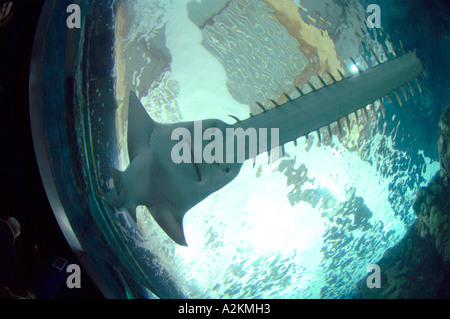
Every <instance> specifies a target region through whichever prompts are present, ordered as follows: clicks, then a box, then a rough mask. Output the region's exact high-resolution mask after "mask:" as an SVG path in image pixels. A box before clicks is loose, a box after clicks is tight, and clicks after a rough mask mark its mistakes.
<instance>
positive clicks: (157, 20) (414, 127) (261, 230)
mask: <svg viewBox="0 0 450 319" xmlns="http://www.w3.org/2000/svg"><path fill="white" fill-rule="evenodd" d="M289 3H290V4H291V5H293V7H292V6H291V8H294V9H295V10H294V11H295V12H296V13H298V17H297V19H299V20H296V21H297V22H298V21H300V20H301V21H303V23H304V24H302V26H303V30H310V31H309V32H315V31H317V32H319V33H318V34H320V37H321V38H320V39H322V40H323V41H317V39H318V38H317V34H316V35H315V36H314V37H311V39H307V34H306V33H304V34H301V35H302V36H303V38H305V39H306V40H305V42H303V41H302V42H299V40H298V38H296V37H295V35H294V33H293V31H292V28H290V27H289V26H292V24H288V23H286V20H282V19H281V18H280V16H279V15H277V14H276V12H274V10H273V9H272V8H271V7H270V6H269V5H268V4H267V3H266V2H264V1H257V0H233V1H229V2H228V1H215V2H214V3H213V4H212V2H211V1H209V2H208V1H205V0H204V1H184V0H172V1H166V0H160V1H158V0H137V1H115V2H114V1H112V2H111V3H110V4H109V5H108V7H109V8H114V11H113V12H114V15H113V18H114V19H113V22H111V25H109V32H110V33H111V36H112V39H111V42H112V44H111V49H112V55H111V63H110V65H109V66H108V72H106V73H108V76H106V78H110V79H112V80H111V81H112V82H113V83H110V84H108V85H111V86H110V87H111V88H112V89H113V92H110V93H105V92H103V91H102V88H101V87H100V86H98V87H96V88H95V89H94V85H98V82H93V81H92V77H90V78H89V79H91V80H89V81H90V82H89V83H88V84H87V85H85V86H80V87H84V88H85V89H83V90H81V89H80V92H79V95H80V100H83V99H84V101H85V102H83V103H80V105H81V106H80V108H79V109H77V110H76V111H75V113H77V112H78V113H77V114H79V115H80V116H79V117H75V122H76V127H77V132H78V133H77V137H78V139H77V141H76V142H75V141H73V143H74V144H77V147H78V148H79V149H80V150H81V151H80V153H81V154H82V157H83V158H84V159H85V162H81V163H82V164H78V165H80V166H82V167H81V169H80V170H81V171H82V172H83V173H84V175H83V177H80V179H82V180H83V181H80V182H79V184H84V185H85V194H88V195H86V196H89V201H87V204H86V205H87V207H86V210H88V211H89V214H90V215H89V216H90V217H89V218H91V219H90V222H91V223H92V224H94V225H95V229H94V228H93V230H89V231H87V230H86V229H85V228H86V226H85V224H84V223H83V219H82V218H81V217H80V215H79V214H81V213H79V212H77V211H76V210H75V209H72V208H70V207H71V206H70V205H69V203H68V202H70V201H71V198H72V200H74V197H71V195H70V194H65V195H63V196H62V197H63V198H64V199H65V202H66V203H65V206H66V210H68V211H69V212H68V213H67V214H68V215H69V217H70V218H69V220H71V222H72V223H73V224H74V226H73V227H74V230H75V233H76V234H78V235H80V234H82V236H81V235H80V241H81V242H82V244H84V245H83V246H84V247H87V250H89V251H90V253H91V254H92V259H93V260H96V257H94V256H98V257H99V260H102V262H104V263H105V264H106V265H110V266H111V265H113V267H111V269H113V270H110V272H112V273H113V275H112V276H113V277H114V278H115V280H116V282H115V283H114V284H111V285H118V286H119V287H120V288H118V289H119V290H120V289H122V290H123V291H126V294H125V296H128V297H140V298H154V297H161V298H171V297H172V298H173V297H187V298H350V297H352V296H353V295H354V294H355V293H356V283H357V282H358V281H360V280H361V279H362V278H363V277H364V275H365V274H366V269H367V266H369V265H371V264H374V263H376V262H377V260H379V259H380V258H381V257H382V255H383V253H384V252H385V251H386V249H388V248H390V247H392V246H393V245H395V244H396V243H397V242H398V241H399V240H400V239H401V238H402V237H403V235H404V234H405V232H406V230H407V229H408V228H409V227H410V226H411V225H412V223H413V222H414V220H415V215H414V212H413V211H412V208H411V203H412V200H413V199H414V197H415V194H416V192H417V190H418V188H419V187H420V186H424V185H426V184H427V183H428V181H429V180H430V179H431V178H432V176H433V175H434V174H435V173H436V172H437V171H438V169H439V162H438V160H437V147H436V134H437V121H438V117H439V116H438V115H439V114H440V111H441V110H442V109H443V107H444V103H441V102H442V101H445V99H446V98H447V99H448V94H449V93H448V88H447V87H446V85H445V81H444V79H445V78H444V77H443V75H444V74H447V75H448V74H449V73H450V72H449V70H448V67H446V66H445V67H444V68H441V67H440V66H436V65H434V63H436V62H435V61H436V59H438V58H436V55H437V56H440V55H439V54H445V52H447V55H448V52H449V51H448V50H447V51H445V50H443V49H441V50H440V51H439V52H440V53H439V52H434V53H433V54H434V55H433V54H431V55H430V53H429V52H431V51H433V50H431V49H430V48H431V47H432V46H433V45H437V46H438V47H439V48H445V47H446V48H448V34H447V35H442V34H433V33H431V34H430V35H429V36H427V35H426V34H422V35H421V36H420V37H419V36H415V35H413V34H411V33H408V32H407V30H405V29H398V25H399V24H398V23H397V24H396V23H393V22H392V21H393V19H394V18H396V19H397V17H396V16H395V13H396V12H397V13H398V12H401V10H404V12H403V13H404V14H403V18H405V17H406V16H408V14H409V15H411V14H414V11H413V9H416V10H418V9H417V8H413V7H411V6H406V7H405V6H403V2H402V1H393V2H392V3H394V4H392V3H391V2H389V3H390V5H389V7H388V5H387V4H383V3H382V4H380V5H381V7H382V8H386V14H385V15H383V20H382V23H383V26H384V28H383V30H379V31H377V32H375V31H373V30H368V29H367V27H366V25H365V20H364V19H365V16H366V13H365V8H366V3H364V2H362V1H361V2H360V1H356V0H354V1H345V5H340V4H339V2H336V1H328V0H324V1H323V2H321V3H320V4H317V3H316V4H314V3H315V2H313V1H292V2H289ZM325 3H327V4H328V5H325ZM94 6H95V5H94ZM383 10H384V9H383ZM286 12H287V13H290V12H292V11H289V10H288V11H286ZM286 12H285V13H286ZM425 14H429V13H425ZM426 22H427V21H425V22H423V21H422V23H425V24H426ZM404 28H406V27H404ZM388 35H389V37H388ZM397 38H398V39H397ZM398 40H402V42H403V43H404V46H405V49H406V50H408V49H414V48H417V49H418V56H419V57H420V58H421V59H422V60H423V62H424V65H425V67H426V69H427V70H428V74H429V79H425V78H421V79H420V81H421V88H422V89H423V94H421V95H419V94H418V88H417V87H416V86H415V90H416V93H417V94H416V95H415V96H414V97H412V96H409V99H408V102H406V101H403V103H402V104H403V106H402V107H400V105H399V104H398V102H397V101H396V99H395V97H394V95H392V102H389V101H388V100H387V99H386V100H385V106H386V118H385V119H383V118H382V117H381V110H380V104H379V103H378V102H377V103H375V110H376V113H370V114H369V115H370V116H369V119H366V118H365V117H364V115H363V113H359V116H358V120H359V123H360V124H359V125H357V122H356V118H355V117H353V116H351V117H350V119H351V121H352V130H351V131H350V132H349V130H348V129H345V134H344V137H341V136H339V134H336V133H337V128H336V126H332V129H333V133H334V134H333V136H332V138H331V139H330V138H328V137H326V135H327V134H326V133H325V134H322V136H323V140H322V143H318V139H317V136H316V135H315V133H314V134H311V135H310V138H309V139H305V138H304V137H302V138H299V139H298V140H297V142H296V144H294V143H289V144H287V145H285V154H286V155H285V156H284V157H282V158H280V159H279V160H278V161H275V162H270V163H268V161H267V154H262V155H260V156H258V157H257V159H256V164H255V167H253V163H252V162H251V161H248V162H246V163H245V164H244V165H243V167H242V169H241V172H240V174H239V175H238V177H237V178H236V179H235V180H233V181H232V182H231V183H230V184H228V185H226V186H225V187H224V188H223V189H221V190H219V191H218V192H216V193H214V194H212V195H210V196H209V197H208V198H206V199H205V200H204V201H202V202H201V203H199V204H198V205H197V206H195V207H194V208H192V209H191V210H190V211H189V212H188V213H187V214H186V216H185V219H184V228H185V235H186V239H187V242H188V244H189V247H187V248H186V247H181V246H178V245H176V244H175V243H174V242H173V241H172V240H171V239H170V238H169V237H167V235H166V234H165V233H164V232H163V231H162V230H161V229H160V227H159V226H158V225H157V224H156V222H155V221H154V220H153V218H152V217H151V215H150V213H149V212H148V210H147V208H145V207H138V220H137V224H134V223H133V222H131V221H130V218H128V217H127V212H126V211H114V210H112V209H111V208H109V207H107V206H106V205H105V204H104V203H103V202H102V201H100V200H99V199H98V197H96V196H95V195H94V194H95V193H96V192H97V191H98V190H99V189H102V190H106V189H108V188H110V187H111V176H110V175H109V173H108V168H109V165H113V166H115V167H117V168H119V169H125V168H126V167H127V165H128V164H129V159H128V154H127V147H126V146H127V145H126V135H125V132H126V127H127V121H126V112H125V113H124V112H123V110H124V103H125V102H126V98H125V93H124V92H129V90H133V91H135V92H137V93H138V96H139V97H140V100H141V102H142V103H143V105H144V106H145V108H146V110H147V112H148V113H149V114H150V115H151V116H152V118H153V119H155V120H156V121H158V122H161V123H176V122H179V121H191V120H199V119H207V118H217V119H221V120H223V121H225V122H228V123H231V122H232V120H231V119H230V118H229V117H228V115H229V114H232V115H234V116H237V117H239V118H241V119H244V118H247V117H248V116H249V114H250V113H253V114H257V113H258V112H259V110H258V108H256V107H255V102H260V103H262V104H264V105H265V106H267V107H269V106H270V100H271V99H274V100H276V99H282V98H283V93H284V92H286V93H288V94H290V95H291V97H293V98H294V97H296V96H295V94H296V93H295V92H294V91H295V90H294V88H295V85H299V83H300V84H301V85H303V84H305V82H304V81H306V80H309V81H311V82H312V83H313V84H314V85H317V87H319V86H320V82H319V81H318V78H317V76H316V75H315V73H314V72H315V71H316V70H322V71H323V68H325V67H326V66H327V65H328V66H330V68H331V66H336V65H338V64H340V65H341V66H342V70H343V71H344V72H346V73H347V74H350V73H351V72H352V70H351V68H349V58H350V57H352V58H354V59H355V61H356V62H357V63H358V66H359V67H360V68H361V69H365V68H367V67H368V65H367V63H366V62H365V59H366V60H367V56H368V55H367V53H368V46H370V47H372V48H374V50H375V51H376V52H377V53H378V54H379V55H378V56H379V59H380V60H382V61H385V60H386V59H388V58H393V51H389V52H387V55H386V54H384V53H383V50H382V45H384V46H386V47H388V48H389V47H390V46H392V48H395V51H397V52H400V51H399V44H398ZM433 40H434V42H433V43H432V41H433ZM418 41H423V43H424V47H423V50H421V42H418ZM314 45H317V47H316V49H317V51H315V53H314V54H310V53H311V47H312V48H313V47H314ZM330 45H331V47H330ZM306 46H309V51H308V50H306ZM330 48H331V49H330ZM442 52H444V53H442ZM86 59H91V60H89V61H90V62H86V64H87V65H89V64H91V65H93V66H95V64H94V62H92V59H93V58H92V57H91V56H89V57H88V58H86ZM369 62H370V63H375V61H374V60H373V59H372V60H371V61H369ZM91 68H92V66H91ZM437 70H440V72H438V71H437ZM309 71H310V73H308V72H309ZM330 72H336V70H334V69H332V70H330ZM82 73H83V71H80V74H79V79H82V78H83V75H82ZM92 73H94V71H92ZM334 74H336V73H334ZM336 77H337V76H336ZM79 81H80V82H83V81H82V80H79ZM302 81H303V82H302ZM306 91H307V90H306V86H305V92H306ZM86 92H88V93H86ZM105 95H107V96H108V98H110V99H111V101H113V103H115V104H117V105H114V107H109V106H108V105H106V106H105V103H106V102H104V99H106V97H105ZM92 101H100V102H101V103H97V104H96V103H92ZM97 106H98V108H96V107H97ZM106 127H108V131H107V132H108V134H106V133H105V128H106ZM65 128H66V129H67V127H65ZM63 129H64V128H63ZM433 131H435V132H436V133H432V132H433ZM323 132H326V130H325V131H323ZM105 136H107V137H105ZM55 156H56V155H55ZM55 163H56V161H55ZM83 163H84V165H83ZM55 165H57V164H55ZM72 169H73V168H72ZM68 170H70V168H68ZM157 182H158V181H154V183H157ZM61 187H62V186H61ZM60 191H61V192H62V193H64V191H63V190H60ZM82 196H85V195H80V197H82ZM173 196H176V194H174V195H173ZM72 204H73V203H72ZM85 218H88V217H85ZM96 232H97V233H96ZM95 236H98V237H99V238H102V240H99V241H102V245H105V247H106V248H105V251H107V252H108V253H104V254H103V253H102V252H101V251H98V250H97V248H96V245H98V243H97V244H96V243H95V240H92V238H93V237H95ZM105 255H106V256H105ZM107 268H108V267H107ZM108 269H109V268H108ZM98 272H99V273H100V274H101V273H102V271H101V270H98ZM105 272H106V271H105ZM104 278H108V277H107V275H106V274H104Z"/></svg>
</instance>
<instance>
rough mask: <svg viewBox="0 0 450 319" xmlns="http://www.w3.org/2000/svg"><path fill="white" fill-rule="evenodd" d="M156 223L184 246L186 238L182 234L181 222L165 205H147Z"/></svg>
mask: <svg viewBox="0 0 450 319" xmlns="http://www.w3.org/2000/svg"><path fill="white" fill-rule="evenodd" d="M148 210H149V211H150V213H151V214H152V216H153V218H154V219H155V221H156V222H157V223H158V225H159V226H160V227H161V228H162V229H163V230H164V231H165V232H166V234H167V235H168V236H169V237H170V238H171V239H172V240H173V241H174V242H176V243H177V244H178V245H181V246H186V247H187V243H186V238H185V236H184V230H183V222H182V220H179V218H177V217H176V216H175V214H174V213H173V212H172V211H171V210H170V208H169V207H166V206H154V207H148Z"/></svg>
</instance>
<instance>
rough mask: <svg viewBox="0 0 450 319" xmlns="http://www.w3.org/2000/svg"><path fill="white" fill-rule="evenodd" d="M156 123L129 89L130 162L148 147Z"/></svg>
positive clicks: (128, 140)
mask: <svg viewBox="0 0 450 319" xmlns="http://www.w3.org/2000/svg"><path fill="white" fill-rule="evenodd" d="M156 125H157V123H156V122H155V121H153V120H152V118H151V117H150V115H148V113H147V111H146V110H145V108H144V106H143V105H142V103H141V101H140V100H139V98H138V97H137V96H136V94H135V93H134V92H133V91H130V105H129V109H128V139H127V143H128V155H129V157H130V162H131V161H132V160H133V159H134V158H135V157H136V156H137V154H139V152H141V151H142V150H143V149H145V148H148V147H149V141H150V136H151V134H152V132H153V130H154V129H155V127H156Z"/></svg>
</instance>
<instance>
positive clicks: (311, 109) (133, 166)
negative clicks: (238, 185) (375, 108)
mask: <svg viewBox="0 0 450 319" xmlns="http://www.w3.org/2000/svg"><path fill="white" fill-rule="evenodd" d="M423 71H424V70H423V65H422V63H421V61H420V60H419V59H418V58H417V57H416V55H415V54H414V53H411V52H409V53H406V54H404V55H403V56H401V57H397V58H395V59H393V60H389V61H387V62H385V63H382V64H378V65H377V66H375V67H373V68H370V69H368V70H366V71H364V72H359V73H358V74H356V75H353V76H350V77H347V78H344V77H343V78H342V79H341V80H340V81H336V80H334V83H333V84H331V85H324V86H323V87H322V88H320V89H317V90H316V89H314V90H313V92H311V93H309V94H306V95H302V96H300V97H298V98H296V99H290V98H289V97H288V99H289V101H288V102H287V103H285V104H282V105H276V107H275V108H273V109H270V110H266V109H264V108H263V107H262V106H261V108H262V110H263V112H262V113H260V114H258V115H256V116H252V117H250V118H248V119H246V120H243V121H239V120H238V121H237V123H235V124H234V125H229V124H226V123H224V122H223V121H220V120H216V119H210V120H205V121H202V127H203V129H209V128H215V129H218V130H220V131H221V132H222V133H223V135H224V136H226V133H225V131H226V129H227V128H233V129H237V128H242V129H243V130H247V129H251V128H255V129H256V130H257V131H258V129H261V128H266V129H269V130H270V129H273V128H277V129H279V136H277V138H278V139H279V140H278V142H279V145H283V144H285V143H288V142H290V141H295V140H296V139H297V138H299V137H302V136H306V135H307V134H309V133H311V132H314V131H318V130H319V129H320V128H321V127H324V126H329V125H330V124H331V123H334V122H336V121H339V120H340V119H341V118H343V117H346V116H347V115H349V114H351V113H353V112H357V111H358V110H359V109H363V108H365V107H366V106H367V105H369V104H371V103H373V102H374V101H376V100H378V99H381V98H383V97H384V96H386V95H388V94H390V93H391V92H393V91H396V90H397V89H400V88H403V85H405V84H407V83H409V82H410V81H413V80H414V79H416V78H417V77H418V76H419V75H420V74H421V73H423ZM324 84H325V83H324ZM299 91H300V90H299ZM177 128H184V129H185V131H188V132H189V134H190V136H191V137H192V136H194V135H195V133H196V132H195V125H194V122H180V123H175V124H160V123H156V122H155V121H153V120H152V119H151V117H150V116H149V115H148V113H147V112H146V110H145V109H144V107H143V106H142V104H141V103H140V101H139V99H138V98H137V96H136V95H135V94H134V93H133V92H131V93H130V101H129V114H128V133H127V134H128V137H127V141H128V153H129V158H130V164H129V166H128V167H127V168H126V170H125V171H124V172H120V171H117V170H116V169H112V170H111V172H112V177H113V180H114V189H113V190H111V191H110V192H109V193H107V194H105V195H104V196H103V199H104V200H105V201H106V202H107V203H108V204H109V205H110V206H111V207H114V208H125V209H126V210H127V211H128V212H129V213H130V215H131V216H132V217H133V218H134V219H136V207H137V206H138V205H145V206H147V207H148V209H149V211H150V213H151V214H152V216H153V217H154V219H155V221H156V222H157V223H158V224H159V225H160V227H161V228H162V229H163V230H164V231H165V232H166V234H167V235H168V236H169V237H170V238H172V239H173V240H174V241H175V242H176V243H177V244H179V245H185V246H186V245H187V243H186V239H185V236H184V231H183V218H184V215H185V214H186V213H187V212H188V211H189V210H190V209H191V208H192V207H194V206H195V205H196V204H198V203H199V202H201V201H202V200H204V199H205V198H206V197H208V196H209V195H210V194H212V193H214V192H216V191H218V190H220V189H221V188H223V187H224V186H225V185H227V184H228V183H229V182H231V181H232V180H233V179H234V178H235V177H236V176H237V175H238V174H239V171H240V169H241V166H242V163H239V162H236V161H234V162H232V163H218V162H214V163H206V162H205V161H198V156H201V154H198V152H197V153H196V152H195V150H194V147H193V145H192V144H190V147H189V149H190V151H191V155H192V161H190V162H188V163H185V162H182V163H179V164H177V163H175V162H174V161H173V157H172V150H173V148H174V147H175V146H176V145H177V143H179V141H177V140H173V139H172V133H173V132H174V130H176V129H177ZM270 139H271V135H270V134H269V135H267V145H273V143H271V140H270ZM227 143H229V141H226V140H225V141H223V149H224V150H226V149H227ZM265 151H266V150H265V149H263V148H258V152H257V153H262V152H265ZM269 151H270V149H269ZM236 153H237V152H236ZM195 154H196V155H195ZM194 155H195V156H194ZM196 156H197V157H196ZM225 157H226V154H224V158H225ZM250 157H251V156H250V155H249V153H248V152H246V153H245V159H249V158H250ZM234 158H235V157H234ZM195 159H197V160H195Z"/></svg>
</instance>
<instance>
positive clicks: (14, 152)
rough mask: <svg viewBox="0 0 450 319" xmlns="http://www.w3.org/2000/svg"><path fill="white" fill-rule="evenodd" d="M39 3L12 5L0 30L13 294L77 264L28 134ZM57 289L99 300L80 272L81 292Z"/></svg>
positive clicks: (0, 195) (3, 204)
mask: <svg viewBox="0 0 450 319" xmlns="http://www.w3.org/2000/svg"><path fill="white" fill-rule="evenodd" d="M3 2H5V1H0V3H3ZM43 3H44V1H43V0H20V1H17V0H16V1H13V7H12V8H13V16H12V20H10V21H9V23H8V25H7V26H4V27H0V87H1V88H0V112H1V117H0V119H1V120H0V130H1V131H0V140H1V143H0V150H1V156H0V158H1V163H0V170H1V175H0V176H1V179H0V181H1V189H0V200H1V201H0V218H1V219H6V218H8V217H9V216H13V217H15V218H17V219H18V220H19V222H20V224H21V227H22V234H21V235H20V237H19V238H18V239H17V241H16V244H15V246H16V251H17V253H18V257H19V260H18V269H17V273H16V278H15V285H14V287H11V289H13V291H16V292H17V293H20V291H21V289H23V287H26V286H28V287H32V286H33V283H35V282H36V281H37V280H39V278H40V276H41V274H42V272H43V271H44V270H45V269H46V268H47V267H49V265H51V264H52V263H53V261H54V260H55V259H56V258H57V257H62V258H64V259H67V260H68V261H69V262H70V263H77V260H76V258H75V256H74V255H73V252H72V250H71V249H70V247H69V246H68V244H67V242H66V240H65V238H64V236H63V234H62V232H61V230H60V228H59V227H58V224H57V222H56V219H55V217H54V215H53V212H52V209H51V207H50V204H49V202H48V200H47V196H46V194H45V190H44V187H43V185H42V182H41V177H40V175H39V170H38V166H37V162H36V157H35V154H34V147H33V141H32V134H31V125H30V115H29V100H28V98H29V95H28V87H29V70H30V57H31V51H32V45H33V40H34V33H35V29H36V26H37V23H38V20H39V14H40V11H41V8H42V6H43ZM48 285H55V283H54V282H49V283H48ZM58 285H59V284H58ZM60 287H61V288H60V289H59V291H58V293H57V294H56V295H55V296H53V298H55V299H70V298H103V295H102V294H101V293H100V292H99V291H98V290H97V288H96V287H95V285H93V283H92V282H91V281H90V278H89V277H88V275H87V274H86V273H84V272H82V274H81V289H68V288H67V287H66V286H65V285H62V286H60Z"/></svg>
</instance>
